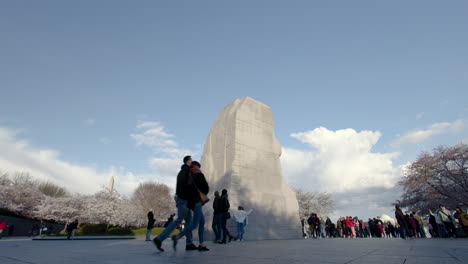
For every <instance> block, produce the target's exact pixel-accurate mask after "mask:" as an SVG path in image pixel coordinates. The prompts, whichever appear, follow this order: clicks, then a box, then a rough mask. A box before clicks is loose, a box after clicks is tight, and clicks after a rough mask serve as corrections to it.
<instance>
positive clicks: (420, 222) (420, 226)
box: [413, 212, 426, 238]
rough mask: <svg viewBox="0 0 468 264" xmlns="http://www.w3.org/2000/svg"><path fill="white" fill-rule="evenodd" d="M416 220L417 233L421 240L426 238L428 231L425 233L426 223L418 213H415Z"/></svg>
mask: <svg viewBox="0 0 468 264" xmlns="http://www.w3.org/2000/svg"><path fill="white" fill-rule="evenodd" d="M413 216H414V219H416V221H417V222H418V227H417V231H418V233H419V235H420V237H421V238H426V231H424V222H423V220H422V218H421V216H419V215H418V214H417V213H416V212H413Z"/></svg>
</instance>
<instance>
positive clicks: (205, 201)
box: [195, 185, 210, 205]
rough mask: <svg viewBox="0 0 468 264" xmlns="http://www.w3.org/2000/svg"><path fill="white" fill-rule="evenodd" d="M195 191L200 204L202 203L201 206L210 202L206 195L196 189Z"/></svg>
mask: <svg viewBox="0 0 468 264" xmlns="http://www.w3.org/2000/svg"><path fill="white" fill-rule="evenodd" d="M195 187H196V185H195ZM197 191H198V195H199V196H200V202H201V203H202V205H204V204H206V203H207V202H209V201H210V198H208V196H206V194H204V193H202V192H201V191H200V190H198V188H197Z"/></svg>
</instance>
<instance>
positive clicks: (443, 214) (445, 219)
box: [438, 204, 456, 237]
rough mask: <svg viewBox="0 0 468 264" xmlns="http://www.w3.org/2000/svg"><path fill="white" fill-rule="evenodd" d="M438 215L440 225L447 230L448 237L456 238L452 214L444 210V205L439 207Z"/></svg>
mask: <svg viewBox="0 0 468 264" xmlns="http://www.w3.org/2000/svg"><path fill="white" fill-rule="evenodd" d="M438 215H439V217H440V219H441V220H442V223H443V224H444V226H445V229H446V230H447V233H448V235H449V236H450V237H455V236H456V229H455V225H454V224H453V222H455V218H454V217H453V215H452V213H451V212H450V211H449V210H447V208H445V206H444V205H442V204H441V205H439V212H438Z"/></svg>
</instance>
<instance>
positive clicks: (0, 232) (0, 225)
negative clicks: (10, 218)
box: [0, 220, 8, 239]
mask: <svg viewBox="0 0 468 264" xmlns="http://www.w3.org/2000/svg"><path fill="white" fill-rule="evenodd" d="M7 227H8V225H7V223H6V221H4V220H3V221H2V220H0V239H2V236H3V230H5V229H6V228H7Z"/></svg>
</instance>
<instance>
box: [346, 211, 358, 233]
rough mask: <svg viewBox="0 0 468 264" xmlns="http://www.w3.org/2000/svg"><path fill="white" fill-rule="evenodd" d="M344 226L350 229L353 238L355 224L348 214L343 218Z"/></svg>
mask: <svg viewBox="0 0 468 264" xmlns="http://www.w3.org/2000/svg"><path fill="white" fill-rule="evenodd" d="M345 226H346V228H347V229H349V230H351V236H352V237H353V238H356V229H355V228H354V226H355V224H354V221H353V220H351V218H350V217H349V216H347V217H346V219H345Z"/></svg>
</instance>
